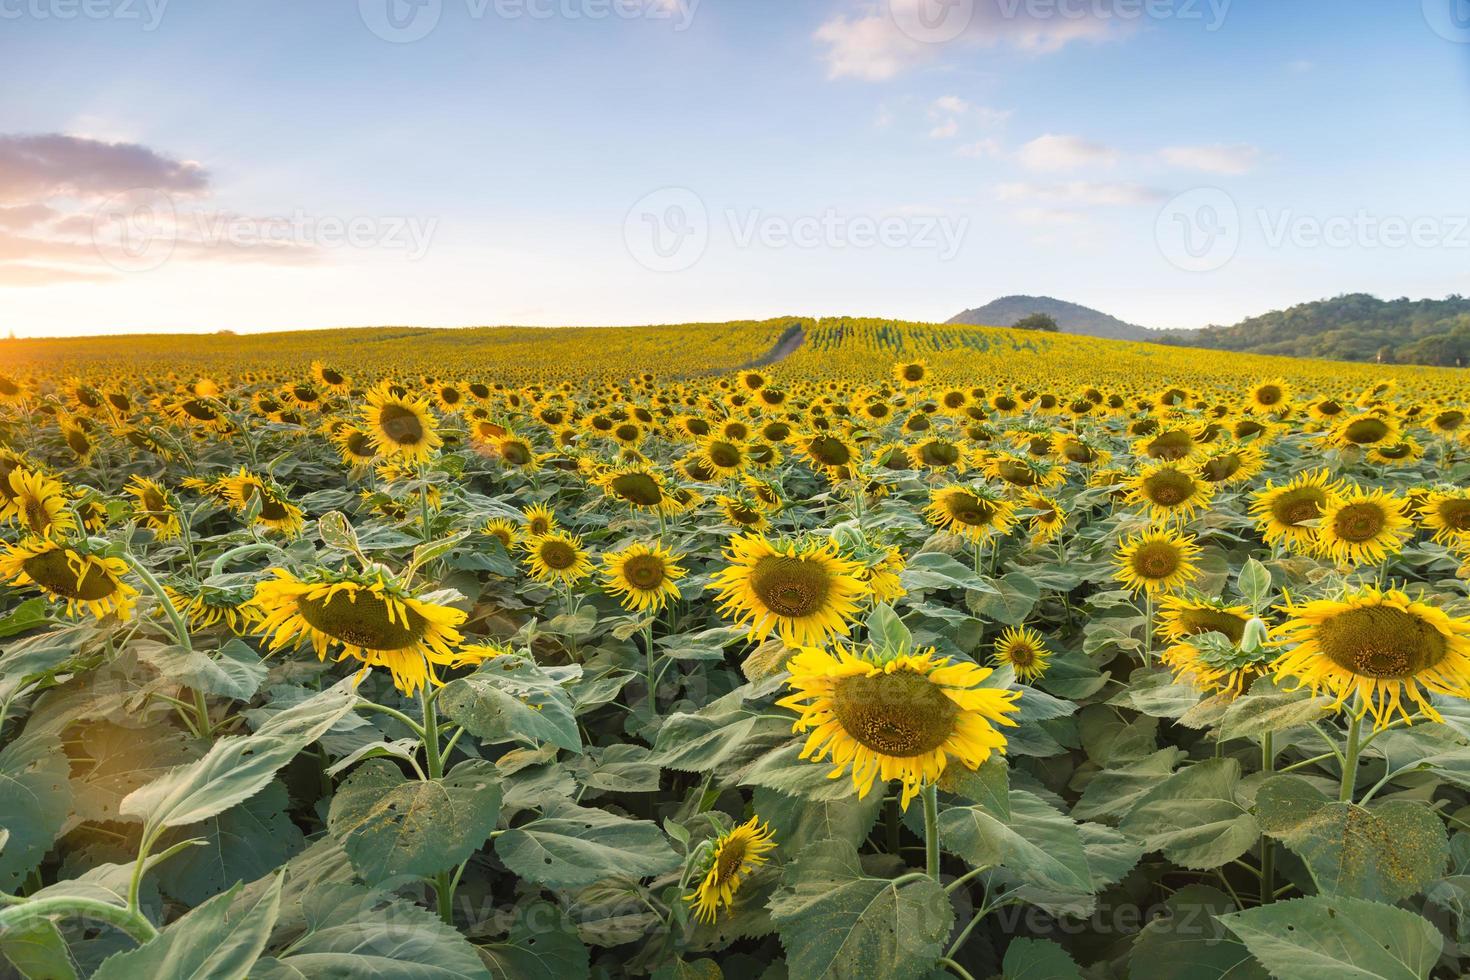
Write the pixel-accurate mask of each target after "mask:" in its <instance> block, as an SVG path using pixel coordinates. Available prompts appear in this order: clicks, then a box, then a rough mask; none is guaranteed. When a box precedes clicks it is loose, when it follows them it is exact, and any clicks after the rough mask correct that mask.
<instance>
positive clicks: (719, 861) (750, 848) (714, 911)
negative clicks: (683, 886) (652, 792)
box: [684, 817, 776, 923]
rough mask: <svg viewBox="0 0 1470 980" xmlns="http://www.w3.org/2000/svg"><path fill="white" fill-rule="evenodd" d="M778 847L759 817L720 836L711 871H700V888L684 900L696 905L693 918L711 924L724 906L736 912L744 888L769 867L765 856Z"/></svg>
mask: <svg viewBox="0 0 1470 980" xmlns="http://www.w3.org/2000/svg"><path fill="white" fill-rule="evenodd" d="M775 847H776V841H775V839H774V835H773V833H772V831H771V829H770V828H769V827H767V826H764V825H763V824H761V823H760V818H759V817H751V818H750V819H749V820H747V821H746V822H745V823H743V824H741V825H740V826H738V827H736V828H735V829H733V830H731V831H730V832H729V833H727V834H722V835H720V837H719V839H718V840H716V841H715V842H714V846H713V847H712V848H711V849H710V851H709V855H708V857H707V859H706V860H707V862H708V867H707V868H701V869H700V871H701V875H700V879H699V884H698V885H697V886H695V889H694V891H692V892H690V893H689V894H688V895H685V896H684V901H686V902H690V903H692V904H693V905H694V917H695V918H697V919H699V921H701V922H704V923H712V922H714V921H715V916H716V915H718V914H719V911H720V907H721V906H723V907H725V908H727V909H728V908H733V907H734V906H735V894H736V893H737V892H738V891H739V890H740V886H741V884H742V883H743V882H744V881H745V879H746V878H747V877H748V876H749V875H750V874H751V873H752V872H753V871H755V870H756V869H757V868H758V867H760V866H761V865H763V864H765V863H766V860H767V858H766V854H767V853H768V852H770V851H772V850H774V849H775Z"/></svg>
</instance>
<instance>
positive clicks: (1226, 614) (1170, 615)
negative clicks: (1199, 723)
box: [1157, 595, 1270, 698]
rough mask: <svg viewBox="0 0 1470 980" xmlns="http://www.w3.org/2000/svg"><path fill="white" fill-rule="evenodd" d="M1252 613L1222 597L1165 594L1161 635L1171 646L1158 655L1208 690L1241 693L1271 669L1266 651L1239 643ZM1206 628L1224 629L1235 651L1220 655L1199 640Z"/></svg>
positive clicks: (1177, 674) (1180, 675) (1176, 675)
mask: <svg viewBox="0 0 1470 980" xmlns="http://www.w3.org/2000/svg"><path fill="white" fill-rule="evenodd" d="M1250 619H1251V613H1250V610H1249V609H1248V608H1247V607H1245V606H1231V605H1226V604H1225V603H1224V602H1221V601H1220V600H1218V599H1206V598H1198V597H1193V596H1182V595H1170V596H1165V597H1164V599H1163V602H1162V603H1161V604H1160V606H1159V614H1158V624H1157V625H1158V632H1159V635H1161V636H1163V637H1164V639H1166V640H1168V641H1170V646H1169V647H1168V649H1166V650H1165V651H1164V652H1163V654H1162V656H1161V657H1160V658H1159V659H1160V660H1161V661H1162V662H1163V664H1164V666H1166V667H1168V668H1169V669H1170V670H1171V671H1173V672H1174V678H1175V680H1176V681H1187V682H1189V683H1192V684H1193V685H1194V686H1195V687H1197V688H1198V689H1199V690H1201V691H1204V692H1207V693H1220V694H1224V695H1225V696H1226V697H1230V698H1234V697H1237V696H1239V695H1240V694H1243V693H1245V692H1246V691H1248V690H1250V686H1251V685H1252V684H1253V683H1255V681H1256V678H1258V677H1261V676H1263V675H1264V674H1265V673H1266V668H1267V666H1268V662H1269V660H1270V656H1269V654H1266V653H1264V652H1261V651H1256V652H1253V653H1245V652H1242V651H1241V650H1240V649H1239V648H1240V643H1241V640H1242V638H1244V636H1245V630H1246V625H1247V624H1248V623H1249V622H1250ZM1205 633H1219V634H1221V635H1222V636H1224V637H1225V638H1226V639H1227V640H1229V641H1230V643H1231V645H1232V647H1233V649H1232V651H1231V652H1230V653H1229V654H1228V655H1220V654H1217V653H1214V652H1211V651H1209V650H1206V649H1204V648H1202V647H1201V646H1200V645H1199V644H1197V643H1196V642H1194V638H1195V637H1198V636H1201V635H1202V634H1205Z"/></svg>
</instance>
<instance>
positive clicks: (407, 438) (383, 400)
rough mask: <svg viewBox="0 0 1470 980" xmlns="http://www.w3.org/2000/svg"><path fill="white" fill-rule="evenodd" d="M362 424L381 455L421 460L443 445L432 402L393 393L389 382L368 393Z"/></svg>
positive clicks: (407, 459) (426, 458) (424, 459)
mask: <svg viewBox="0 0 1470 980" xmlns="http://www.w3.org/2000/svg"><path fill="white" fill-rule="evenodd" d="M362 424H363V428H364V429H366V430H367V433H368V436H369V438H371V439H372V441H373V445H374V446H375V447H377V450H378V452H379V454H381V455H383V456H388V457H392V458H395V459H402V460H406V461H410V462H416V463H422V462H425V461H426V460H428V458H429V456H430V455H432V454H433V452H434V450H436V449H438V448H439V447H440V446H442V445H443V444H444V440H443V439H441V438H440V437H439V431H438V429H437V427H436V426H435V423H434V418H433V416H432V415H430V414H429V403H428V402H427V401H425V400H423V399H421V398H420V399H410V398H409V397H408V396H407V395H398V394H394V393H393V391H392V390H391V389H390V388H389V387H388V386H386V385H379V386H378V387H376V388H374V389H373V390H372V391H370V392H368V394H367V404H366V405H364V406H363V408H362Z"/></svg>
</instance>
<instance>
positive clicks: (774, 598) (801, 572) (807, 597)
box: [750, 555, 832, 619]
mask: <svg viewBox="0 0 1470 980" xmlns="http://www.w3.org/2000/svg"><path fill="white" fill-rule="evenodd" d="M750 588H751V591H753V592H754V593H755V594H756V597H757V598H758V599H760V601H761V603H762V604H763V605H764V606H765V607H766V608H767V609H769V610H771V611H772V612H774V613H775V614H776V615H778V616H785V617H788V618H792V619H799V618H801V617H803V616H810V615H812V614H814V613H817V612H820V611H821V610H822V608H823V607H824V606H825V605H826V601H827V595H828V593H829V592H830V591H831V589H832V580H831V577H830V576H829V575H828V573H827V568H826V566H824V565H822V564H821V563H819V562H815V561H811V560H809V559H806V558H794V557H790V556H786V555H771V556H768V557H766V558H762V559H760V560H759V561H758V562H756V564H755V567H754V568H753V569H752V570H751V573H750Z"/></svg>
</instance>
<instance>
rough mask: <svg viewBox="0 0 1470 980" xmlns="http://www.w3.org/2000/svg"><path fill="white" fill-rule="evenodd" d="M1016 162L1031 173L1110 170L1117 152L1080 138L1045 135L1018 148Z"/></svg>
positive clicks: (1116, 157)
mask: <svg viewBox="0 0 1470 980" xmlns="http://www.w3.org/2000/svg"><path fill="white" fill-rule="evenodd" d="M1017 159H1019V160H1020V161H1021V164H1022V165H1023V166H1025V167H1027V168H1028V169H1031V170H1081V169H1083V168H1089V167H1091V168H1099V167H1111V166H1112V165H1113V164H1115V163H1117V162H1118V151H1117V150H1115V149H1113V148H1112V147H1110V146H1106V145H1104V144H1102V143H1095V142H1093V141H1091V140H1086V139H1083V138H1082V137H1080V136H1060V135H1056V134H1053V133H1048V134H1046V135H1045V136H1038V137H1037V138H1036V139H1034V140H1032V141H1031V142H1029V143H1027V144H1025V145H1024V146H1022V147H1021V149H1020V151H1019V152H1018V153H1017Z"/></svg>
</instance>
